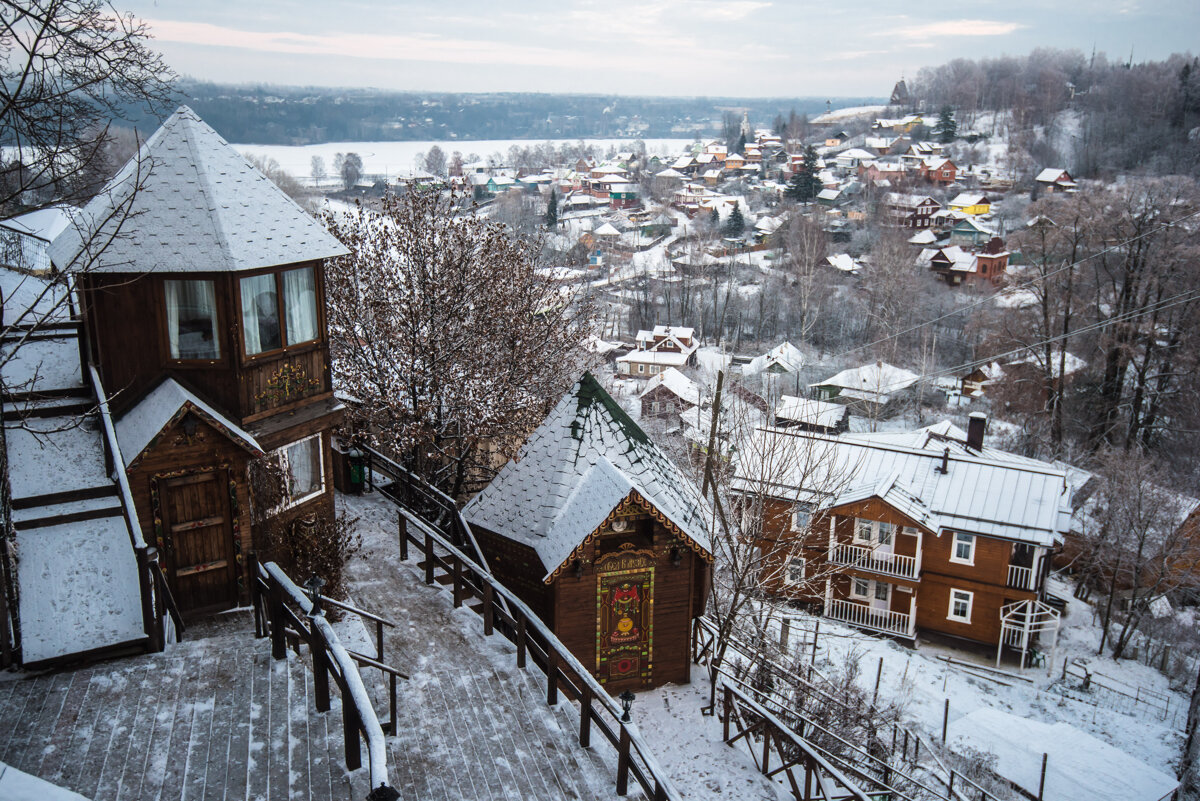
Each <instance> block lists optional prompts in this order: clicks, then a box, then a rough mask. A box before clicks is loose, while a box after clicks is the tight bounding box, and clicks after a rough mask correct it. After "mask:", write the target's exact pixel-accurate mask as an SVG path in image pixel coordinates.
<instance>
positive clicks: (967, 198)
mask: <svg viewBox="0 0 1200 801" xmlns="http://www.w3.org/2000/svg"><path fill="white" fill-rule="evenodd" d="M947 205H948V207H949V208H950V211H961V212H962V213H963V214H987V213H988V212H989V211H991V210H992V201H990V200H988V197H987V195H981V194H979V193H978V192H963V193H962V194H960V195H959V196H958V197H956V198H954V200H951V201H950V202H949V203H948V204H947Z"/></svg>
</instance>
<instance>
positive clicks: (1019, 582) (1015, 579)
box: [1008, 565, 1034, 592]
mask: <svg viewBox="0 0 1200 801" xmlns="http://www.w3.org/2000/svg"><path fill="white" fill-rule="evenodd" d="M1008 586H1009V587H1012V588H1013V589H1015V590H1028V591H1030V592H1032V591H1033V589H1034V587H1033V568H1031V567H1019V566H1017V565H1009V566H1008Z"/></svg>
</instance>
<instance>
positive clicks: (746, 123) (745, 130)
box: [742, 110, 750, 139]
mask: <svg viewBox="0 0 1200 801" xmlns="http://www.w3.org/2000/svg"><path fill="white" fill-rule="evenodd" d="M742 136H744V137H745V138H746V139H749V138H750V112H749V111H748V110H743V111H742Z"/></svg>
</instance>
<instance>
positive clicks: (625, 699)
mask: <svg viewBox="0 0 1200 801" xmlns="http://www.w3.org/2000/svg"><path fill="white" fill-rule="evenodd" d="M617 698H619V699H621V709H623V710H625V714H624V715H622V716H621V722H622V723H632V722H633V718H631V717H629V710H630V709H632V708H633V700H634V699H635V698H637V696H636V695H634V694H633V693H631V692H630V691H629V690H626V691H625V692H623V693H621V694H620V695H618V696H617Z"/></svg>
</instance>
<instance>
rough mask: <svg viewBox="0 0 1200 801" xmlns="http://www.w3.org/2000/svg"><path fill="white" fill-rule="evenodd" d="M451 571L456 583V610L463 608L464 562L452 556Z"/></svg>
mask: <svg viewBox="0 0 1200 801" xmlns="http://www.w3.org/2000/svg"><path fill="white" fill-rule="evenodd" d="M450 569H451V575H452V576H453V579H454V581H453V583H454V608H455V609H457V608H459V607H460V606H462V560H461V559H459V558H458V557H457V556H455V555H454V554H451V555H450Z"/></svg>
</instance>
